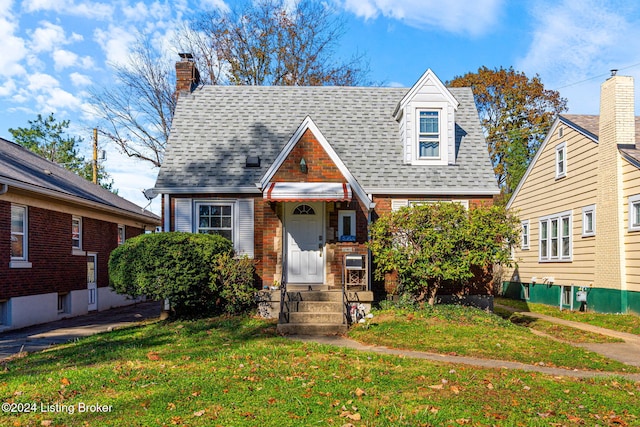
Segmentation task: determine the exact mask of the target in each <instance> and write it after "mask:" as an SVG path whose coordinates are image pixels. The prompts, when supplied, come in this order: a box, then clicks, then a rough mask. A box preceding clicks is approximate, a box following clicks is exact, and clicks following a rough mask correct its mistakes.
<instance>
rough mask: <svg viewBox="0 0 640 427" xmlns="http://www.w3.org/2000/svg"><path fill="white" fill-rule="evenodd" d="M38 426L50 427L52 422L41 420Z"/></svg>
mask: <svg viewBox="0 0 640 427" xmlns="http://www.w3.org/2000/svg"><path fill="white" fill-rule="evenodd" d="M40 425H41V426H50V425H53V421H51V420H42V421H41V422H40Z"/></svg>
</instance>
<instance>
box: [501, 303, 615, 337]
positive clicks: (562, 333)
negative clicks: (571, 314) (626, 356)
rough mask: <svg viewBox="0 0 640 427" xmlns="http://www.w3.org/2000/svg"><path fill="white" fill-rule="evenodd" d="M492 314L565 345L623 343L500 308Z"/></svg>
mask: <svg viewBox="0 0 640 427" xmlns="http://www.w3.org/2000/svg"><path fill="white" fill-rule="evenodd" d="M494 313H495V314H497V315H498V316H500V317H502V318H503V319H507V320H509V321H510V322H511V323H514V324H516V325H519V326H524V327H526V328H530V329H533V330H536V331H538V332H541V333H543V334H546V335H549V336H550V337H552V338H554V339H557V340H562V341H566V342H567V343H581V344H585V343H590V344H606V343H615V342H624V340H623V339H620V338H614V337H609V336H606V335H602V334H598V333H595V332H589V331H583V330H581V329H575V328H572V327H570V326H564V325H558V324H557V323H553V322H549V321H546V320H542V319H537V318H535V317H530V316H527V315H526V314H523V313H512V312H511V311H508V310H503V309H501V308H500V307H495V308H494Z"/></svg>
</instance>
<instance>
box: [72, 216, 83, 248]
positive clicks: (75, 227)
mask: <svg viewBox="0 0 640 427" xmlns="http://www.w3.org/2000/svg"><path fill="white" fill-rule="evenodd" d="M71 247H72V248H73V249H77V250H82V218H81V217H79V216H74V217H72V218H71Z"/></svg>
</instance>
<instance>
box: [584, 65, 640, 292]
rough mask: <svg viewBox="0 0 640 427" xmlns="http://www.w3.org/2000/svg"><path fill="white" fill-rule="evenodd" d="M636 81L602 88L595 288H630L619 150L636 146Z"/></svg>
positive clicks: (616, 79) (619, 79)
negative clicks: (627, 274) (627, 276)
mask: <svg viewBox="0 0 640 427" xmlns="http://www.w3.org/2000/svg"><path fill="white" fill-rule="evenodd" d="M633 92H634V91H633V78H632V77H628V76H618V75H617V70H612V72H611V77H610V78H609V79H608V80H607V81H605V82H604V83H603V84H602V86H601V89H600V120H599V121H600V126H599V127H600V129H599V133H598V157H597V162H598V163H597V167H598V190H597V196H596V197H597V198H596V242H595V243H596V265H595V282H596V283H594V285H596V286H599V287H604V288H617V289H621V290H624V289H625V288H626V278H625V274H626V273H625V257H624V248H623V246H624V233H625V230H626V228H625V224H626V223H625V218H624V204H625V203H626V201H625V200H624V199H623V193H622V190H623V189H622V157H621V155H620V153H619V151H618V148H624V147H627V148H633V147H635V143H636V138H635V118H634V116H635V114H634V93H633Z"/></svg>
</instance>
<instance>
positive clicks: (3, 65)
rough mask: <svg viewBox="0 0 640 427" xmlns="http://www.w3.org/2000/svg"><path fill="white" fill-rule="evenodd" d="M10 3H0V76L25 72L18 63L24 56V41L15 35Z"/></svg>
mask: <svg viewBox="0 0 640 427" xmlns="http://www.w3.org/2000/svg"><path fill="white" fill-rule="evenodd" d="M10 7H11V2H8V3H7V2H4V1H0V40H2V54H1V55H0V76H15V75H19V74H23V73H24V72H25V70H24V67H23V66H22V65H21V64H20V62H21V61H22V60H23V59H24V57H25V56H26V49H25V43H24V40H23V39H21V38H20V37H17V36H16V35H15V32H16V31H17V29H18V26H17V18H16V17H15V16H14V15H13V14H12V13H11V10H10Z"/></svg>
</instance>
